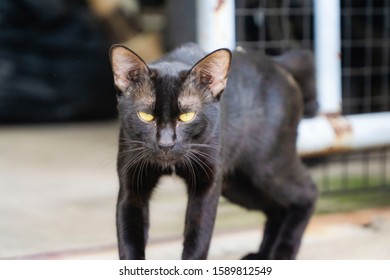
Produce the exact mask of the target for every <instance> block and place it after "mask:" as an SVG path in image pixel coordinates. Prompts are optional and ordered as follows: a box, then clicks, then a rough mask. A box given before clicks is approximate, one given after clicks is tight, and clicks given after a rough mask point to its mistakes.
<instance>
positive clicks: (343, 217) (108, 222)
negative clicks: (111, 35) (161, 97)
mask: <svg viewBox="0 0 390 280" xmlns="http://www.w3.org/2000/svg"><path fill="white" fill-rule="evenodd" d="M117 134H118V124H117V122H115V121H111V122H103V123H87V124H62V125H34V126H12V127H11V126H10V127H7V126H3V127H0V193H1V195H0V259H15V258H18V259H116V258H117V252H116V237H115V221H114V216H115V200H116V195H117V189H118V182H117V177H116V173H115V160H116V150H117V143H116V138H117ZM155 196H156V197H155V198H154V199H153V202H152V205H151V207H152V208H151V214H152V217H151V232H150V242H149V245H148V249H147V257H148V258H150V259H178V258H179V256H180V251H181V242H182V240H181V233H182V231H183V220H184V209H185V192H184V187H183V186H181V185H180V184H177V183H176V182H173V181H171V179H168V178H167V179H165V181H164V182H163V183H162V186H161V187H160V188H159V189H158V191H157V193H156V195H155ZM263 221H264V218H263V217H262V216H261V215H260V214H257V213H252V212H247V211H245V210H242V209H240V208H238V207H236V206H233V205H231V204H229V203H227V202H226V201H224V200H221V205H220V208H219V214H218V218H217V224H216V229H215V235H214V238H213V242H212V245H211V249H210V258H212V259H237V258H239V257H240V256H242V255H244V254H246V253H247V252H249V251H252V250H254V249H255V248H257V247H258V244H259V242H260V239H261V235H260V230H261V225H262V222H263ZM299 258H300V259H390V208H381V209H369V210H360V211H357V212H352V213H340V214H332V215H326V216H325V215H322V216H316V217H314V218H313V219H312V222H311V224H310V226H309V229H308V230H307V232H306V235H305V238H304V241H303V245H302V248H301V251H300V253H299Z"/></svg>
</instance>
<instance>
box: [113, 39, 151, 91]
mask: <svg viewBox="0 0 390 280" xmlns="http://www.w3.org/2000/svg"><path fill="white" fill-rule="evenodd" d="M110 61H111V67H112V72H113V74H114V83H115V86H116V87H117V88H118V89H119V90H120V91H121V92H126V90H127V89H128V88H129V87H130V85H131V84H132V83H137V82H139V81H140V80H141V78H142V77H145V76H146V75H148V73H149V68H148V66H147V65H146V63H145V61H143V60H142V58H140V57H139V56H138V55H137V54H136V53H135V52H133V51H131V50H130V49H128V48H127V47H125V46H123V45H113V46H112V47H111V49H110Z"/></svg>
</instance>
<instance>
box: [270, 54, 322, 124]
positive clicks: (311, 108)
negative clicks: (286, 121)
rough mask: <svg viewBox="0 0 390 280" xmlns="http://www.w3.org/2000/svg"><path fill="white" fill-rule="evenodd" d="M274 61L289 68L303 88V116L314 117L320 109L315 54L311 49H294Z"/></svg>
mask: <svg viewBox="0 0 390 280" xmlns="http://www.w3.org/2000/svg"><path fill="white" fill-rule="evenodd" d="M274 61H276V62H277V63H278V64H280V65H282V66H283V67H284V68H285V69H286V70H288V71H289V72H290V73H291V74H292V76H293V77H294V79H295V80H296V81H297V83H298V85H299V87H300V88H301V91H302V95H303V104H304V110H303V116H304V117H313V116H315V115H316V113H317V110H318V102H317V91H316V79H315V64H314V55H313V53H312V52H311V51H309V50H294V51H290V52H288V53H285V54H283V55H280V56H276V57H274Z"/></svg>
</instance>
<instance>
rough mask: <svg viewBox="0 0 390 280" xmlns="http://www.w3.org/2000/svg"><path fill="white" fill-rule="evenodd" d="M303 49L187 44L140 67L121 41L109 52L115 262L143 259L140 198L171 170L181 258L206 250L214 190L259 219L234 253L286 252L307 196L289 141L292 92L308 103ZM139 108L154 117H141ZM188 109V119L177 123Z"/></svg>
mask: <svg viewBox="0 0 390 280" xmlns="http://www.w3.org/2000/svg"><path fill="white" fill-rule="evenodd" d="M300 55H301V59H299V56H300ZM308 56H309V55H308V53H306V52H305V53H301V54H299V53H294V54H292V55H284V56H283V57H279V58H275V59H271V58H269V57H266V56H265V55H263V54H262V53H260V52H254V53H239V52H236V53H234V54H233V56H232V59H231V55H230V52H229V51H228V50H224V49H222V50H217V51H216V52H214V53H212V54H210V55H208V56H206V57H205V54H204V53H203V52H202V51H201V50H200V49H199V47H198V46H196V45H194V44H187V45H185V46H183V47H181V48H179V49H177V50H175V51H173V52H172V53H170V54H168V55H167V56H166V57H164V58H162V59H161V60H160V61H157V62H155V63H152V64H150V65H148V66H146V64H145V63H144V62H143V61H142V59H140V58H139V57H138V56H137V55H136V54H134V53H133V52H131V51H130V50H128V49H126V48H124V47H122V46H114V47H113V48H112V49H111V62H112V66H113V72H114V79H115V83H116V86H117V88H118V90H119V94H118V108H119V114H120V120H121V131H120V139H119V154H118V174H119V180H120V191H119V196H118V204H117V233H118V241H119V255H120V258H121V259H144V258H145V246H146V243H147V235H148V226H149V200H150V198H151V194H152V191H153V189H154V188H155V186H156V184H157V182H158V180H159V178H160V177H161V176H162V175H169V174H172V173H173V172H175V173H176V174H177V176H179V177H181V178H183V179H184V180H185V182H186V183H187V186H188V190H189V194H190V196H191V197H190V199H189V200H188V205H187V211H186V221H185V232H184V248H183V253H182V258H183V259H205V258H206V257H207V252H208V248H209V245H210V240H211V236H212V232H213V227H214V221H215V215H216V209H217V204H218V198H219V196H220V195H221V194H222V195H224V196H225V197H226V198H228V199H229V200H230V201H232V202H235V203H238V204H239V205H242V206H243V207H246V208H248V209H254V210H261V211H264V213H265V214H266V216H267V222H266V225H265V232H264V238H263V241H262V244H261V245H260V246H259V247H258V248H257V250H256V251H255V253H252V254H249V255H247V256H245V257H244V258H246V259H293V258H295V256H296V254H297V251H298V248H299V245H300V242H301V238H302V235H303V232H304V229H305V227H306V225H307V223H308V221H309V218H310V216H311V214H312V211H313V208H314V204H315V200H316V197H317V191H316V187H315V184H314V183H313V181H312V180H311V178H310V176H309V174H308V172H307V170H306V169H305V167H304V166H303V165H302V163H301V161H300V159H299V158H298V156H297V154H296V148H295V144H296V136H297V125H298V122H299V120H300V118H301V114H302V112H303V110H304V107H303V102H302V100H303V96H302V93H304V94H305V96H308V98H306V99H307V100H310V101H309V102H307V100H306V105H308V106H309V107H310V108H309V109H308V110H307V112H309V113H311V114H312V113H313V111H314V110H315V108H314V107H315V106H316V103H315V98H314V96H315V94H314V92H313V90H314V88H313V87H312V84H311V83H313V79H314V76H313V73H312V72H310V71H309V70H308V69H312V68H313V65H312V61H311V60H310V59H307V58H308ZM230 59H231V61H230ZM292 60H294V62H291V61H292ZM230 62H231V63H230ZM297 62H298V66H299V67H298V69H297V70H296V71H295V70H294V69H295V68H296V67H294V65H295V64H296V63H297ZM229 65H230V71H229ZM228 71H229V75H228V82H227V86H226V88H225V90H224V91H223V89H224V87H225V83H226V75H227V73H228ZM305 71H309V72H310V73H311V75H309V74H307V75H306V79H305V78H304V77H305V75H300V74H301V73H303V72H305ZM309 72H307V73H309ZM294 77H295V78H294ZM297 77H298V78H297ZM298 83H299V84H298ZM222 91H223V93H222ZM313 108H314V109H313ZM140 111H141V112H146V113H148V114H151V115H153V116H154V120H153V121H151V122H145V121H141V120H140V118H139V117H138V116H137V112H140ZM191 111H195V112H196V116H195V118H194V120H193V121H191V122H189V123H183V122H180V121H179V120H178V117H179V115H180V114H182V113H185V112H191Z"/></svg>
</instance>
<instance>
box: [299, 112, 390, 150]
mask: <svg viewBox="0 0 390 280" xmlns="http://www.w3.org/2000/svg"><path fill="white" fill-rule="evenodd" d="M387 145H390V113H389V112H385V113H374V114H361V115H349V116H334V117H330V116H325V115H320V116H317V117H315V118H312V119H303V120H302V121H301V123H300V125H299V127H298V141H297V149H298V153H299V154H300V155H302V156H305V155H316V154H326V153H331V152H337V151H346V150H359V149H369V148H375V147H381V146H387Z"/></svg>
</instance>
